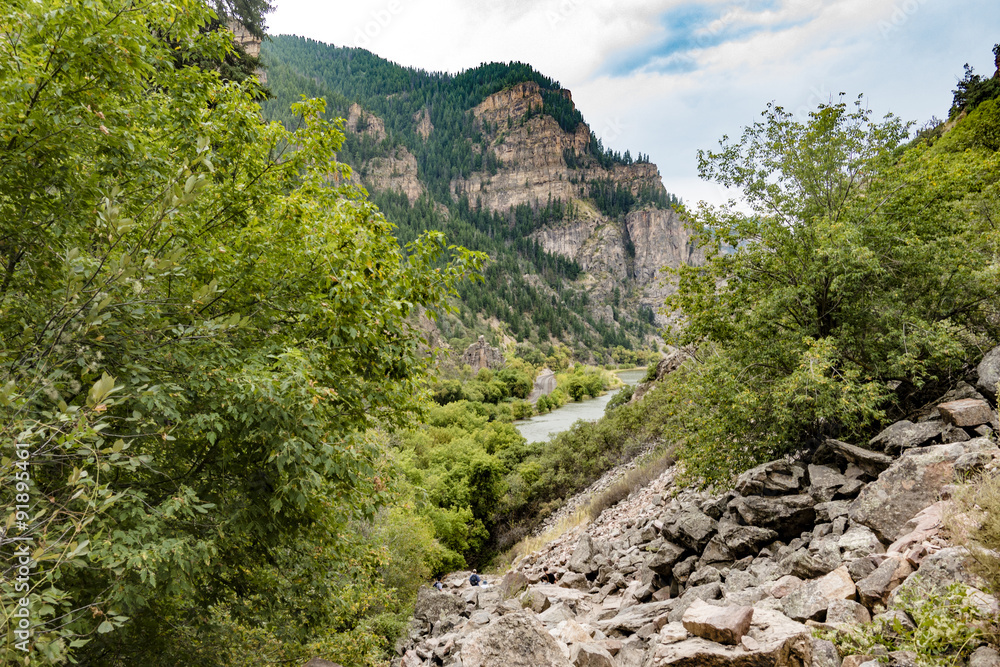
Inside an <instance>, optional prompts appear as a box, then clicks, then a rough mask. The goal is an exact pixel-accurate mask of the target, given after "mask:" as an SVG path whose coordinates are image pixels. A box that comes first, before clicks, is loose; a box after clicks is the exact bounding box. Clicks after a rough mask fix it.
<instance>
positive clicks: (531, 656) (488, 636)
mask: <svg viewBox="0 0 1000 667" xmlns="http://www.w3.org/2000/svg"><path fill="white" fill-rule="evenodd" d="M538 665H551V666H552V667H570V666H571V665H572V663H571V662H570V661H569V660H568V659H567V658H566V656H564V655H563V652H562V651H561V650H560V648H559V644H558V643H557V642H556V640H555V639H554V638H553V637H552V636H551V635H549V633H548V632H546V631H545V626H543V625H542V624H541V623H540V622H539V621H538V620H536V619H535V617H534V615H532V614H531V613H529V612H520V613H515V614H508V615H506V616H503V617H501V618H500V619H498V620H497V621H495V622H493V623H490V624H489V625H487V626H485V627H482V628H480V629H479V630H476V631H475V632H473V633H472V634H470V635H469V636H468V638H467V639H466V640H465V644H464V645H463V646H462V666H463V667H537V666H538Z"/></svg>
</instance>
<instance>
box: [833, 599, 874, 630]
mask: <svg viewBox="0 0 1000 667" xmlns="http://www.w3.org/2000/svg"><path fill="white" fill-rule="evenodd" d="M871 622H872V616H871V614H870V613H868V610H867V609H866V608H865V606H864V605H862V604H858V603H857V602H855V601H854V600H832V601H831V602H830V606H829V607H827V608H826V623H827V625H837V624H840V623H847V624H853V625H864V624H868V623H871Z"/></svg>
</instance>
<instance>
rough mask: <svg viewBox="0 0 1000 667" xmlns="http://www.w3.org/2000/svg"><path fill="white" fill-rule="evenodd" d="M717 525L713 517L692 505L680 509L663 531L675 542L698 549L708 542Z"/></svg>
mask: <svg viewBox="0 0 1000 667" xmlns="http://www.w3.org/2000/svg"><path fill="white" fill-rule="evenodd" d="M717 527H718V524H717V523H716V521H715V519H713V518H712V517H710V516H708V515H707V514H705V513H704V512H702V511H701V510H699V509H696V508H694V507H689V508H687V509H683V510H681V511H680V512H679V513H678V514H677V516H676V517H675V518H674V520H673V521H672V522H670V523H668V524H666V525H665V526H664V527H663V532H664V533H666V535H667V536H669V537H670V539H671V540H673V541H674V542H676V543H677V544H681V545H684V546H685V547H687V548H688V549H693V550H695V551H700V550H701V549H703V548H704V547H705V545H706V544H708V541H709V540H710V539H711V538H712V535H713V534H715V530H716V528H717Z"/></svg>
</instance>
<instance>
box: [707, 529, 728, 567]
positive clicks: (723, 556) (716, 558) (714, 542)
mask: <svg viewBox="0 0 1000 667" xmlns="http://www.w3.org/2000/svg"><path fill="white" fill-rule="evenodd" d="M733 560H734V556H733V554H732V553H731V552H730V551H729V547H727V546H726V543H725V542H724V541H723V540H722V538H721V537H720V536H719V535H718V534H716V535H713V536H712V539H710V540H709V541H708V544H706V545H705V550H704V551H702V552H701V560H699V561H698V562H699V563H700V564H701V565H703V566H704V565H717V564H721V563H732V562H733Z"/></svg>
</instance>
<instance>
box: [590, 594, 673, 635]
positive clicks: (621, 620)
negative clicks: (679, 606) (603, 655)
mask: <svg viewBox="0 0 1000 667" xmlns="http://www.w3.org/2000/svg"><path fill="white" fill-rule="evenodd" d="M675 604H676V600H665V601H663V602H647V603H646V604H637V605H633V606H631V607H626V608H625V609H623V610H622V611H620V612H618V614H617V615H616V616H614V617H612V618H610V619H608V620H606V621H601V622H600V623H598V624H597V625H598V627H599V628H600V629H601V630H603V631H604V632H605V633H608V632H614V631H618V632H626V633H629V634H631V633H633V632H636V631H637V630H638V629H639V628H641V627H643V626H644V625H648V624H650V623H652V624H654V625H658V627H660V628H662V627H663V626H664V625H666V624H667V617H668V616H669V615H670V612H671V610H673V608H674V605H675Z"/></svg>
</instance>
